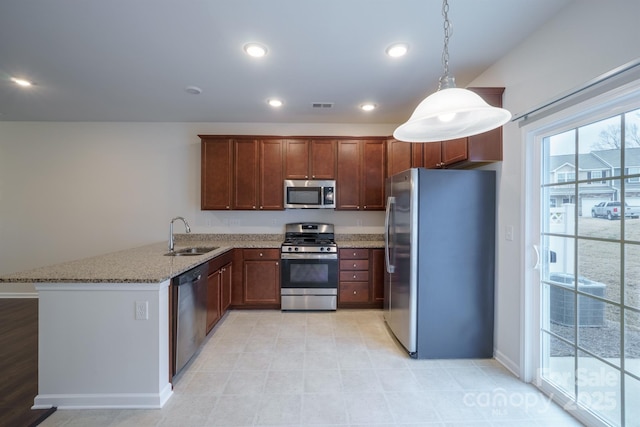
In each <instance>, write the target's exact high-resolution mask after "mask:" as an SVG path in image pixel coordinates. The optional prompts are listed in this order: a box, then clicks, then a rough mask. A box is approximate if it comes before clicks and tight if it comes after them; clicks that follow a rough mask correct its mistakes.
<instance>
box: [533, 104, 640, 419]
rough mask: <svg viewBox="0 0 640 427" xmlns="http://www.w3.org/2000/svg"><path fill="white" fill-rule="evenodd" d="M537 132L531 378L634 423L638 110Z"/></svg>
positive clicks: (639, 389) (638, 346) (579, 404)
mask: <svg viewBox="0 0 640 427" xmlns="http://www.w3.org/2000/svg"><path fill="white" fill-rule="evenodd" d="M637 108H638V107H637V106H636V107H634V109H630V110H625V111H624V112H621V113H619V114H615V115H609V116H604V117H603V115H602V114H600V116H598V117H596V116H593V117H592V118H591V119H587V120H585V119H584V118H582V119H581V122H580V124H579V125H576V126H575V127H570V128H567V127H566V126H565V127H564V128H558V129H561V130H560V131H556V132H553V131H551V132H550V133H548V134H546V135H541V136H540V138H539V139H538V143H539V149H540V150H541V157H540V159H541V163H542V165H541V168H540V171H541V172H540V174H541V175H540V185H539V194H540V210H541V212H540V230H541V232H540V236H539V248H540V249H539V250H538V253H539V262H540V264H539V265H540V276H539V277H540V287H539V289H540V299H539V301H540V307H539V309H540V311H539V313H540V328H539V335H538V336H539V340H540V342H539V344H540V347H539V349H540V353H541V354H540V368H541V369H539V370H538V381H539V382H540V384H541V385H542V386H543V388H544V389H546V390H547V391H548V392H549V393H551V394H554V395H556V397H558V400H559V401H560V402H563V404H564V405H565V407H566V408H567V409H570V410H576V411H582V413H583V415H585V417H586V418H583V419H589V420H591V422H593V423H594V424H602V425H612V426H625V427H628V426H640V109H637Z"/></svg>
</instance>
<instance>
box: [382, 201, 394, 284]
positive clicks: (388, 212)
mask: <svg viewBox="0 0 640 427" xmlns="http://www.w3.org/2000/svg"><path fill="white" fill-rule="evenodd" d="M395 202H396V198H395V197H388V198H387V209H386V211H385V215H384V256H385V261H386V262H385V264H386V266H387V273H394V272H395V269H396V266H395V265H392V264H391V257H390V252H391V248H390V247H389V241H390V234H391V228H390V227H391V226H392V225H393V224H391V221H390V220H391V205H394V204H395ZM394 260H395V257H394Z"/></svg>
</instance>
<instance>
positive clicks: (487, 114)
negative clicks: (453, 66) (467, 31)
mask: <svg viewBox="0 0 640 427" xmlns="http://www.w3.org/2000/svg"><path fill="white" fill-rule="evenodd" d="M442 16H443V17H444V49H443V52H442V65H443V67H444V73H443V75H442V76H441V77H440V80H439V83H438V90H437V92H435V93H433V94H431V95H429V96H428V97H427V98H425V99H424V100H423V101H422V102H421V103H420V104H418V106H417V107H416V109H415V111H414V112H413V114H412V115H411V117H409V120H407V122H406V123H404V124H402V125H400V126H399V127H398V128H397V129H396V130H395V131H394V132H393V137H394V138H395V139H396V140H398V141H405V142H435V141H444V140H448V139H456V138H464V137H467V136H471V135H477V134H479V133H483V132H486V131H489V130H491V129H495V128H497V127H500V126H502V125H503V124H505V123H506V122H508V121H509V119H511V113H510V112H509V111H507V110H505V109H503V108H497V107H492V106H490V105H489V104H487V103H486V102H485V101H484V100H483V99H482V98H481V97H480V96H479V95H478V94H476V93H474V92H472V91H470V90H467V89H461V88H457V87H456V83H455V78H454V77H453V76H452V75H450V74H449V37H450V36H451V34H452V29H451V24H450V23H449V3H448V1H447V0H444V1H443V2H442Z"/></svg>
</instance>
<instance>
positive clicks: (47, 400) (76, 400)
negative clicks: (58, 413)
mask: <svg viewBox="0 0 640 427" xmlns="http://www.w3.org/2000/svg"><path fill="white" fill-rule="evenodd" d="M172 394H173V391H172V389H171V384H167V385H166V386H165V388H164V389H163V390H162V391H161V392H160V393H157V394H156V393H110V394H39V395H37V396H36V398H35V400H34V405H33V406H32V407H31V409H49V408H53V407H56V408H58V409H99V408H101V409H116V408H118V409H159V408H162V407H163V406H164V404H165V403H167V401H168V400H169V398H170V397H171V395H172Z"/></svg>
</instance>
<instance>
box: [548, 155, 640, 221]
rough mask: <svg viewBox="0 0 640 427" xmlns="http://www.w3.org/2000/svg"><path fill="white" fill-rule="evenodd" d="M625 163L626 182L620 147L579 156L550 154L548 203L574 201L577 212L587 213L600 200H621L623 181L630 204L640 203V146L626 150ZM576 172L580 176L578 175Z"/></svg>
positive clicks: (556, 203)
mask: <svg viewBox="0 0 640 427" xmlns="http://www.w3.org/2000/svg"><path fill="white" fill-rule="evenodd" d="M624 155H625V165H626V167H625V168H624V171H623V175H624V176H628V177H627V178H626V179H625V180H624V183H623V182H622V181H621V180H620V179H615V177H619V176H620V173H621V161H622V158H621V151H620V150H618V149H611V150H600V151H592V152H590V153H584V154H578V159H577V163H578V165H577V172H576V164H575V163H576V156H575V155H573V154H563V155H558V156H550V158H549V162H550V164H549V170H550V171H551V175H550V176H549V177H547V179H548V183H550V184H551V183H554V184H561V183H563V182H566V183H567V185H554V186H551V187H548V189H547V190H548V195H549V196H548V197H549V207H552V208H553V207H561V206H562V205H563V204H567V203H571V204H576V205H577V206H578V215H580V216H583V215H584V216H588V215H590V214H591V208H592V207H593V206H595V205H597V204H598V203H600V202H606V201H611V200H618V201H621V200H622V186H623V184H624V190H625V197H624V199H625V201H626V202H627V203H628V204H629V205H640V148H627V149H626V150H625V152H624ZM576 173H577V176H576ZM576 181H578V182H579V184H578V188H579V190H578V195H577V197H578V200H576V193H575V186H574V184H575V182H576Z"/></svg>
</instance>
